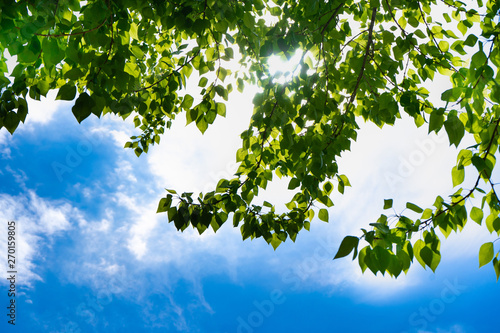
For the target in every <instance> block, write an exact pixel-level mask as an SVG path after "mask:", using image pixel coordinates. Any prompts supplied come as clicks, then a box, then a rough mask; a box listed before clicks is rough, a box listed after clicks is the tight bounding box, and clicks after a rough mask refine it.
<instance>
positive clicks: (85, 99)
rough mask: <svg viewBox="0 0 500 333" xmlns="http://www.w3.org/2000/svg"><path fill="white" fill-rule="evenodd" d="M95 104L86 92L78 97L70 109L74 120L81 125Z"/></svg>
mask: <svg viewBox="0 0 500 333" xmlns="http://www.w3.org/2000/svg"><path fill="white" fill-rule="evenodd" d="M94 105H95V102H94V100H93V99H92V97H90V96H89V95H88V94H87V93H86V92H84V93H81V94H80V96H78V98H77V99H76V101H75V105H74V106H73V107H72V108H71V111H73V114H74V115H75V118H76V120H78V122H79V123H81V122H82V121H83V120H85V118H87V117H88V116H90V114H91V113H92V111H91V110H92V108H93V107H94Z"/></svg>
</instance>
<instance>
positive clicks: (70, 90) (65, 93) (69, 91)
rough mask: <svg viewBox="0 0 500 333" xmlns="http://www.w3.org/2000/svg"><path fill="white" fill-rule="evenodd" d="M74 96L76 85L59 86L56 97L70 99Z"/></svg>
mask: <svg viewBox="0 0 500 333" xmlns="http://www.w3.org/2000/svg"><path fill="white" fill-rule="evenodd" d="M75 96H76V87H75V86H74V85H73V84H69V83H68V84H65V85H64V86H62V87H61V88H59V92H58V93H57V96H56V99H60V100H64V101H72V100H73V99H74V98H75Z"/></svg>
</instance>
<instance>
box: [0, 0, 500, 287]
mask: <svg viewBox="0 0 500 333" xmlns="http://www.w3.org/2000/svg"><path fill="white" fill-rule="evenodd" d="M499 10H500V2H498V1H495V0H488V1H486V0H484V1H483V0H477V1H467V2H461V1H454V0H369V1H365V0H351V1H339V0H332V1H321V0H300V1H295V0H293V1H292V0H273V1H263V0H254V1H250V0H245V1H236V0H228V1H215V0H173V1H162V0H151V1H140V0H89V1H84V2H80V1H77V0H58V1H53V0H50V1H49V0H39V1H37V0H31V1H20V2H15V1H8V0H5V1H2V5H1V7H0V29H1V33H0V50H1V51H2V58H1V61H0V89H1V93H2V95H1V109H0V128H1V127H5V128H6V129H7V130H8V131H9V132H10V133H13V132H14V131H15V130H16V128H17V127H18V125H19V123H20V122H24V121H25V119H26V116H27V113H28V109H27V103H26V98H27V96H29V97H30V98H32V99H40V97H41V96H46V95H47V93H48V91H50V90H56V91H57V99H61V100H74V99H75V98H76V100H75V102H74V106H73V108H72V111H73V113H74V115H75V117H76V119H77V120H78V121H79V122H81V121H83V120H84V119H86V118H87V117H89V116H90V115H91V114H94V115H95V116H97V117H101V116H102V115H104V114H106V113H114V114H117V115H119V116H121V117H123V118H127V117H129V116H132V117H134V123H135V125H136V127H138V128H139V129H140V131H141V134H140V135H139V136H137V137H132V138H131V141H130V142H128V143H127V144H126V147H128V148H132V149H133V150H134V151H135V153H136V154H137V155H140V154H141V153H143V152H146V153H147V151H148V148H149V146H150V145H154V144H158V143H159V142H160V136H161V134H163V133H164V130H165V129H166V128H167V129H168V128H169V127H170V126H171V124H172V121H174V120H175V119H176V117H177V116H185V117H186V119H187V122H188V123H191V122H192V123H195V124H196V126H197V127H198V129H199V130H200V131H201V132H205V131H206V130H207V128H208V127H209V126H210V125H211V124H212V123H213V122H214V121H215V120H216V118H217V117H218V116H225V114H226V104H225V102H226V101H227V100H228V96H229V95H230V94H231V92H232V91H233V89H235V88H236V89H238V90H239V91H242V90H243V89H244V87H245V85H257V86H258V87H259V88H260V91H261V92H259V93H258V94H257V95H256V96H255V98H254V105H255V107H254V113H253V116H252V117H251V119H250V124H249V127H248V130H246V131H244V132H243V133H242V134H241V139H242V144H241V148H240V149H238V151H237V152H236V159H237V161H238V162H239V168H238V170H237V173H236V174H235V176H234V178H233V179H221V180H220V181H219V183H218V184H217V187H216V189H214V191H212V192H208V193H201V194H199V195H193V194H192V193H182V194H178V193H177V192H175V191H174V190H168V193H167V194H166V197H165V198H163V199H161V201H160V203H159V206H158V212H166V213H167V215H168V219H169V221H171V222H173V223H174V224H175V227H176V228H177V229H179V230H185V229H186V228H187V227H189V226H190V225H191V226H192V227H194V228H195V229H197V230H198V231H199V232H200V233H202V232H204V231H205V230H206V229H207V228H210V227H211V228H212V229H213V230H214V231H217V230H218V229H219V228H220V227H221V226H222V224H224V223H225V222H226V221H227V220H228V219H232V222H233V225H234V227H240V229H241V233H242V235H243V239H247V238H252V239H253V238H258V237H262V238H264V239H265V240H266V242H268V243H270V244H271V245H272V246H273V247H274V248H276V247H278V246H279V245H280V243H281V242H284V241H285V240H286V239H287V238H290V239H291V240H292V241H295V239H296V237H297V234H298V233H299V231H301V230H302V229H307V230H309V228H310V223H311V222H312V221H313V219H314V217H315V216H317V217H318V218H319V219H320V220H322V221H325V222H328V219H329V215H328V210H327V209H326V208H328V207H331V206H333V202H332V200H331V194H332V192H333V191H334V188H336V190H338V191H339V192H340V193H344V189H345V187H346V186H350V183H349V180H348V178H347V177H346V176H345V175H343V174H342V173H340V171H339V166H338V164H337V160H338V157H339V156H340V155H341V153H342V152H344V151H346V150H349V148H350V145H351V142H352V141H353V140H355V139H356V135H357V131H358V129H359V127H358V125H357V122H358V121H360V119H364V120H365V121H370V122H373V123H375V124H376V125H378V126H380V127H382V126H384V125H386V124H388V125H393V124H395V123H396V121H397V120H398V119H400V118H401V116H402V114H403V113H406V114H408V115H409V116H410V117H412V118H413V119H414V122H415V125H416V126H417V127H420V126H426V127H428V130H429V132H432V131H434V132H436V133H438V132H440V131H445V132H446V134H447V136H448V138H449V141H450V145H451V144H452V145H455V146H458V145H459V143H460V142H461V140H462V139H463V137H464V136H465V135H467V136H471V137H473V138H474V140H475V142H476V144H475V145H473V146H471V147H468V148H466V149H462V150H460V152H459V153H458V158H457V163H456V166H455V167H453V170H452V172H451V176H452V180H453V185H454V186H455V187H456V191H455V192H454V193H452V194H451V195H450V196H449V197H448V198H443V197H441V196H438V197H437V198H436V200H435V203H434V205H433V206H432V207H428V208H425V209H424V208H421V207H419V206H417V205H416V204H413V203H407V204H406V207H407V209H408V212H410V214H406V215H403V214H395V215H389V216H387V215H384V214H382V215H381V216H380V218H379V219H378V220H377V221H376V222H374V223H370V224H369V227H368V228H366V229H362V233H361V234H360V236H359V237H358V236H347V237H346V238H344V240H343V241H342V243H341V245H340V249H339V251H338V253H337V255H336V256H335V258H340V257H344V256H347V255H349V254H350V253H353V258H356V257H357V258H358V260H359V265H360V266H361V269H362V270H363V271H365V270H366V269H367V268H368V269H370V270H371V271H372V272H373V273H375V274H376V273H377V272H381V273H382V274H384V273H385V272H387V273H389V274H390V275H391V276H398V275H399V274H400V273H401V272H405V273H406V272H407V271H408V269H409V267H410V265H411V263H412V262H413V261H414V259H416V260H417V261H418V262H419V263H420V264H422V266H424V267H430V268H431V269H432V270H433V271H434V270H435V269H436V267H437V266H438V264H439V262H440V258H441V253H440V238H439V237H438V234H437V233H436V231H440V233H441V234H442V235H444V236H445V237H447V236H448V235H449V234H450V233H451V231H457V230H458V231H460V230H462V228H463V227H464V226H465V224H466V222H467V221H468V219H469V217H470V219H471V220H473V221H474V222H476V223H478V224H482V223H484V224H485V226H486V228H488V230H489V231H490V232H491V233H496V234H500V218H499V212H500V203H499V202H500V200H499V197H498V194H497V192H496V191H495V183H494V180H493V179H492V174H493V170H494V167H495V162H496V157H495V154H496V153H497V150H498V144H499V140H500V128H499V123H500V107H499V105H498V103H499V101H500V80H499V77H498V73H499V72H498V67H499V65H500V53H499V38H498V36H499V33H500V27H499V26H498V24H497V22H498V19H499ZM431 13H432V14H431ZM5 50H6V51H8V53H9V54H10V55H11V56H13V57H15V58H16V61H17V63H16V64H17V65H16V67H15V68H14V69H13V71H12V72H11V73H7V66H6V58H5V52H4V51H5ZM296 52H300V54H301V57H300V62H299V64H298V65H297V66H296V67H295V68H292V69H291V72H292V73H293V75H290V76H288V77H287V79H286V80H283V79H280V76H282V75H283V74H282V73H277V74H274V75H273V74H271V71H270V67H269V65H268V63H267V59H268V57H269V56H271V55H280V56H282V57H283V58H290V57H291V56H292V55H294V54H295V53H296ZM235 54H236V55H238V54H239V55H238V57H240V55H241V58H240V60H239V63H240V65H241V70H239V71H236V72H232V71H231V70H230V69H228V65H227V64H228V61H231V60H232V59H233V57H234V56H235ZM193 72H195V73H196V74H197V77H199V82H198V86H199V87H200V96H192V95H191V94H192V92H191V91H189V92H188V93H185V91H184V90H183V89H184V88H185V87H186V83H187V81H188V80H190V77H191V75H192V73H193ZM438 73H439V74H441V75H446V76H448V77H449V78H450V82H451V83H450V87H451V88H449V89H447V90H445V91H443V92H442V94H441V101H440V102H439V103H437V105H434V104H433V103H431V102H430V101H429V100H428V96H429V91H428V90H427V89H426V85H427V84H428V83H429V82H430V81H432V80H433V79H434V77H435V75H436V74H438ZM9 75H10V76H11V77H12V80H11V79H9V77H8V76H9ZM195 97H196V98H195ZM466 170H467V172H469V173H471V174H474V173H475V174H477V181H476V182H475V184H474V186H473V188H470V189H464V188H462V187H461V184H462V182H463V181H464V178H465V171H466ZM274 177H279V178H282V177H286V178H288V179H289V185H288V189H289V190H291V191H294V195H293V199H292V200H291V201H290V202H289V203H287V204H286V210H284V211H283V210H282V209H277V208H276V207H275V205H274V204H273V203H270V202H264V203H263V204H262V205H259V204H256V201H254V198H256V197H257V196H258V194H259V191H262V190H264V189H266V186H267V184H268V182H270V181H272V180H273V178H274ZM474 196H475V197H479V198H481V199H482V201H481V205H480V207H469V206H470V205H466V204H467V203H468V202H469V201H470V200H469V199H470V198H472V197H474ZM392 203H393V202H392V199H388V200H386V201H385V202H384V206H383V208H384V209H391V208H392ZM483 220H484V221H483ZM414 234H415V237H413V236H414ZM360 241H363V242H364V243H363V244H364V247H362V248H360V249H359V251H358V247H359V246H360V244H361V242H360ZM497 250H498V247H497ZM498 255H499V253H498V251H497V252H496V254H495V248H494V244H493V243H485V244H484V245H483V246H481V248H480V251H479V264H480V265H481V266H482V265H485V264H487V263H489V262H492V263H493V266H494V269H495V272H496V276H497V279H498V277H499V275H500V264H499V260H498Z"/></svg>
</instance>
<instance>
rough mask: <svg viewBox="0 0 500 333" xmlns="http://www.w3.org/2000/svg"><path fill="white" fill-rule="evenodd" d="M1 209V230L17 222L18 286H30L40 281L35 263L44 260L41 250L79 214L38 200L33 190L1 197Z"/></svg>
mask: <svg viewBox="0 0 500 333" xmlns="http://www.w3.org/2000/svg"><path fill="white" fill-rule="evenodd" d="M0 208H1V209H0V221H4V222H3V225H2V228H3V229H4V230H6V228H7V226H6V221H15V222H16V258H17V262H18V264H17V267H16V268H17V271H18V274H19V277H20V278H19V281H20V283H21V284H25V285H28V286H30V285H31V284H32V283H33V282H34V281H36V280H41V278H40V276H39V275H38V273H37V267H36V265H35V263H34V262H35V261H36V260H43V259H44V254H43V248H44V247H45V246H48V245H50V243H51V242H52V240H53V239H54V236H56V235H58V234H60V233H61V232H64V231H67V230H69V229H70V228H71V227H72V222H71V221H72V218H71V217H72V216H73V217H74V216H79V212H78V211H77V210H76V209H75V208H73V207H72V206H71V205H69V204H68V203H65V202H61V201H52V200H48V199H44V198H40V197H39V196H37V194H36V193H35V192H33V191H29V192H27V193H21V194H20V195H17V196H11V195H8V194H0ZM2 234H4V232H3V230H2ZM6 241H7V238H6V237H2V238H1V239H0V244H1V247H2V248H7V244H6ZM5 264H6V263H5V262H4V264H3V265H5ZM3 270H4V271H6V269H3Z"/></svg>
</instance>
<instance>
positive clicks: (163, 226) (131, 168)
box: [0, 82, 500, 333]
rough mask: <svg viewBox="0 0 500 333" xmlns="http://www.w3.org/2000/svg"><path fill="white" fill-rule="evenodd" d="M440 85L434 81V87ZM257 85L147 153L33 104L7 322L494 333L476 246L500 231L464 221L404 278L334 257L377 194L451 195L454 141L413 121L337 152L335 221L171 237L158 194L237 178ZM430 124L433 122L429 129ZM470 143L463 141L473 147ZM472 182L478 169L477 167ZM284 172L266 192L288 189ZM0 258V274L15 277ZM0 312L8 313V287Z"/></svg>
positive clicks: (71, 327)
mask: <svg viewBox="0 0 500 333" xmlns="http://www.w3.org/2000/svg"><path fill="white" fill-rule="evenodd" d="M436 84H439V82H438V83H436ZM252 94H253V91H252V90H251V89H249V90H247V91H246V92H245V94H244V95H236V96H235V98H234V99H233V100H231V103H230V105H229V107H228V115H227V118H225V119H218V121H217V122H216V125H215V126H214V127H212V128H209V130H208V131H207V133H205V135H203V136H202V135H201V134H200V133H199V132H198V130H197V129H196V127H195V126H194V125H190V126H187V127H185V124H184V119H179V120H178V121H176V122H175V123H174V126H173V129H172V131H170V132H168V133H166V135H165V136H164V137H163V138H162V142H161V145H160V146H156V147H154V148H153V149H151V151H150V152H149V153H148V154H147V155H143V156H141V157H140V158H137V157H136V156H135V154H134V153H133V151H131V150H125V149H123V145H124V143H125V142H126V141H127V138H128V137H129V136H131V135H133V134H134V133H135V130H134V128H133V126H132V125H131V123H130V121H125V122H124V121H123V120H121V119H116V118H113V117H111V116H106V117H104V118H102V119H96V118H89V119H87V120H85V121H84V122H83V123H82V124H78V123H77V122H76V120H75V119H74V117H73V115H72V113H71V110H70V108H71V103H69V104H68V103H55V102H52V100H53V96H52V97H50V96H49V98H48V99H47V100H44V101H43V102H38V103H37V102H32V103H30V115H29V116H28V119H27V122H26V124H24V125H21V126H20V128H19V129H18V130H17V131H16V133H15V135H14V136H11V135H10V134H8V133H7V132H6V131H5V129H2V130H0V221H2V223H1V225H2V227H1V228H2V229H1V230H2V231H1V234H0V235H1V236H2V237H1V239H0V245H1V248H2V249H5V248H6V237H5V231H6V222H7V221H10V220H15V221H17V223H18V250H17V251H18V253H17V256H18V280H17V285H16V286H17V288H18V289H17V291H18V293H17V297H16V300H17V318H16V327H15V328H13V327H11V325H8V324H7V320H6V316H5V315H3V316H2V318H3V319H2V321H1V323H0V325H1V326H0V327H1V331H2V332H5V331H7V332H11V331H12V332H129V331H130V332H202V333H204V332H210V333H230V332H238V333H251V332H306V331H315V332H367V331H370V332H419V333H426V332H433V333H445V332H448V333H462V332H493V331H495V330H496V329H497V328H498V319H497V318H498V311H497V307H496V306H498V299H499V296H500V292H499V285H498V284H497V283H496V282H495V276H494V272H493V268H492V267H491V266H490V265H487V266H486V267H483V268H481V269H478V259H477V253H478V250H479V246H480V245H481V244H482V243H484V242H486V241H493V240H495V239H496V237H495V236H493V235H490V234H489V233H488V232H487V231H485V230H483V229H485V228H484V227H483V228H481V227H479V226H477V225H475V224H474V223H473V222H470V223H468V225H467V226H466V229H465V232H464V233H462V234H452V235H451V236H450V237H449V238H448V239H447V240H444V241H443V244H442V251H441V252H442V257H443V259H442V262H441V265H440V266H439V267H438V269H437V272H436V273H435V274H433V273H432V272H429V271H425V270H424V269H423V268H422V267H420V266H419V264H418V263H417V262H415V264H414V265H413V267H412V268H411V269H410V272H409V273H408V275H406V276H405V275H403V276H400V277H399V278H398V279H397V280H395V279H391V278H390V277H387V276H385V277H382V276H380V275H378V276H376V277H375V276H373V275H372V274H371V273H369V272H367V273H366V274H364V275H363V274H361V272H360V269H359V267H358V265H357V263H356V262H351V261H350V260H349V259H345V260H336V261H332V260H331V259H332V258H333V256H334V255H335V252H336V250H337V248H338V246H339V244H340V241H341V239H342V238H343V236H345V235H348V234H353V235H359V234H360V232H359V228H360V227H363V226H366V225H368V223H370V222H374V221H375V220H376V219H377V218H378V216H379V214H380V213H381V208H382V206H383V199H384V198H391V197H392V198H394V199H395V206H396V209H397V210H398V212H400V211H401V210H402V207H404V205H405V203H406V201H412V202H414V203H416V204H419V205H420V206H422V207H424V206H429V205H431V204H432V202H433V201H434V199H435V196H436V195H443V196H446V195H448V194H449V193H451V191H452V189H451V177H450V170H451V167H452V166H453V165H454V162H455V158H456V153H457V152H456V150H455V149H454V148H449V147H448V142H447V141H446V138H445V137H444V136H443V135H441V136H435V135H431V136H427V133H426V128H420V129H415V128H414V126H413V125H412V124H411V121H409V120H408V119H404V120H402V121H401V122H400V123H399V124H398V125H397V126H395V127H387V128H384V129H383V130H380V129H378V128H376V127H375V126H370V125H365V124H362V123H360V125H361V127H362V128H361V130H360V132H359V136H358V140H357V142H356V143H354V145H353V147H352V150H351V152H349V153H347V154H345V155H344V156H343V157H342V161H341V166H340V167H341V172H343V173H345V174H346V175H347V176H348V177H349V179H350V182H351V184H352V185H353V187H352V188H347V189H346V194H345V195H344V196H340V195H337V196H335V198H334V202H335V206H334V207H332V208H331V209H330V220H331V222H330V223H328V224H326V223H323V222H320V221H315V222H314V223H313V224H312V227H311V231H310V232H307V231H303V232H302V233H301V234H299V237H298V239H297V242H296V243H291V242H286V243H285V244H283V245H281V246H280V248H278V250H277V251H273V249H272V247H270V246H268V245H267V244H266V243H265V242H264V241H263V240H260V239H258V240H254V241H245V242H243V241H242V240H241V235H240V234H239V230H237V229H233V228H232V226H231V225H230V224H228V225H224V226H223V228H221V229H220V230H219V231H218V232H217V234H214V233H213V232H212V231H207V232H206V233H205V234H203V235H202V236H199V235H198V234H197V233H196V232H195V231H193V230H186V232H184V233H180V232H177V231H176V230H175V228H174V226H173V225H172V224H169V223H168V221H167V218H166V216H165V215H163V214H160V215H158V214H155V211H156V205H157V203H158V200H159V198H160V197H161V196H163V195H164V188H175V189H177V190H180V191H194V192H199V191H206V190H210V189H211V187H212V186H214V185H215V183H216V181H217V179H218V178H219V177H230V176H231V175H232V172H234V170H235V164H234V159H235V158H234V157H235V152H236V149H237V147H238V145H239V144H240V141H239V140H238V135H239V133H241V132H242V131H243V130H244V129H246V127H247V126H248V119H249V116H250V115H251V112H252V104H251V99H252ZM424 127H425V126H424ZM468 143H470V140H469V141H467V140H465V141H464V142H463V145H464V147H465V146H467V145H468ZM469 176H470V177H469V178H470V179H468V181H469V185H470V181H471V179H472V178H473V177H474V175H472V174H471V175H469ZM286 185H287V182H286V180H285V181H279V180H278V181H276V182H274V183H273V184H272V186H270V188H269V190H268V191H266V192H265V193H263V195H262V198H260V199H261V200H264V199H267V200H269V201H273V202H276V203H278V204H283V203H284V202H286V201H288V200H287V199H289V198H290V196H291V194H290V193H289V191H287V190H286ZM4 261H5V260H2V272H3V273H2V275H6V271H7V269H6V268H5V267H6V266H5V264H6V263H5V262H4ZM1 281H2V282H1V283H0V288H2V289H3V291H2V292H0V294H1V295H2V297H0V301H1V302H2V303H1V304H2V305H1V306H2V308H3V309H4V313H6V310H5V306H7V302H8V298H7V295H6V294H7V292H6V290H7V289H8V288H7V281H6V279H2V280H1Z"/></svg>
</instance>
